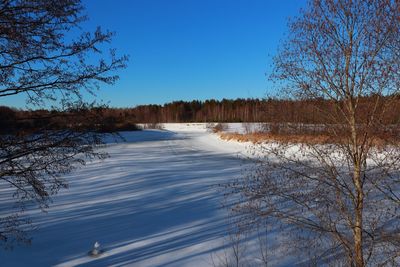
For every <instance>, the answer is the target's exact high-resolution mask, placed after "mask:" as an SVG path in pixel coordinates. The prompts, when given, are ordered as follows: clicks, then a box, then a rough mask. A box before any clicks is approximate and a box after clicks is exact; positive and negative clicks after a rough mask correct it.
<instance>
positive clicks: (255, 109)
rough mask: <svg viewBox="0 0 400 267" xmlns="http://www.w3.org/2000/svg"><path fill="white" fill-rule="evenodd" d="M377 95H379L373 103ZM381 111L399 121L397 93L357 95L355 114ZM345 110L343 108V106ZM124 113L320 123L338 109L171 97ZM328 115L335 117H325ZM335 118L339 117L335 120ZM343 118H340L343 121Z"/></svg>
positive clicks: (138, 118) (153, 118) (154, 119)
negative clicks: (171, 100) (361, 96)
mask: <svg viewBox="0 0 400 267" xmlns="http://www.w3.org/2000/svg"><path fill="white" fill-rule="evenodd" d="M377 97H380V100H379V101H378V106H376V105H375V104H376V103H377V102H376V100H377ZM374 109H378V111H377V112H380V111H382V112H383V111H384V112H385V115H384V116H383V117H382V122H384V123H385V124H396V123H398V121H399V114H400V97H395V98H392V97H391V98H388V97H386V98H385V97H382V96H369V97H363V98H360V99H359V107H358V110H357V112H358V113H359V114H358V116H357V118H358V119H359V120H360V121H361V120H365V118H367V117H368V116H367V114H369V113H370V112H371V111H372V110H374ZM343 110H345V108H343ZM119 112H120V113H121V115H122V114H123V116H124V117H127V118H128V117H129V118H132V117H133V118H134V121H135V122H136V123H149V122H150V123H162V122H270V123H303V124H324V123H338V122H340V120H341V119H340V116H341V115H340V112H341V111H340V110H337V108H336V106H335V105H334V103H333V102H332V101H328V100H324V99H313V100H282V99H272V98H270V99H236V100H229V99H223V100H221V101H218V100H206V101H197V100H194V101H190V102H185V101H175V102H172V103H167V104H164V105H141V106H137V107H135V108H132V109H119ZM330 115H335V116H332V118H334V119H335V120H333V119H332V121H329V117H330ZM337 120H339V121H337ZM342 122H344V118H343V121H342Z"/></svg>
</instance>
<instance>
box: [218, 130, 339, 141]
mask: <svg viewBox="0 0 400 267" xmlns="http://www.w3.org/2000/svg"><path fill="white" fill-rule="evenodd" d="M219 135H220V137H221V139H223V140H235V141H238V142H252V143H254V144H257V143H262V142H278V143H306V144H328V143H332V142H333V140H331V139H332V138H330V137H328V136H326V135H299V134H272V133H249V134H239V133H226V132H225V133H219Z"/></svg>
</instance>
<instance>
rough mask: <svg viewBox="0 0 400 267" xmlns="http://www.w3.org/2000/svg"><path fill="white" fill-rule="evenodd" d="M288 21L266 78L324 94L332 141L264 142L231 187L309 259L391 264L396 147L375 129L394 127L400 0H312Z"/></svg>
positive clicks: (323, 112) (313, 95) (296, 93)
mask: <svg viewBox="0 0 400 267" xmlns="http://www.w3.org/2000/svg"><path fill="white" fill-rule="evenodd" d="M289 29H290V34H289V37H288V39H287V40H286V42H285V43H284V44H283V46H282V47H281V49H280V51H279V53H278V55H277V57H276V59H275V71H274V73H273V75H272V78H273V79H274V80H275V81H277V82H282V83H281V86H282V88H283V89H284V90H285V93H287V94H288V96H290V97H291V98H293V99H298V100H299V101H316V100H318V99H323V100H324V101H323V102H324V103H327V104H328V105H329V106H330V108H324V107H321V106H320V107H318V106H316V108H317V109H319V113H318V116H319V117H320V118H322V119H323V125H324V127H325V128H326V129H327V132H328V134H329V135H330V137H332V138H335V140H339V142H337V143H336V144H332V145H310V144H302V145H293V144H280V145H266V146H265V147H264V152H265V158H264V159H263V160H261V161H260V162H259V165H258V167H257V168H256V169H255V170H254V172H251V173H250V174H249V175H248V176H247V177H246V178H245V179H243V180H239V181H237V183H233V184H232V185H231V189H232V193H234V194H235V193H238V194H239V195H240V196H241V197H242V200H243V202H242V204H239V205H238V207H236V208H237V210H239V211H240V212H242V213H246V214H251V215H252V216H250V217H251V218H252V220H258V219H260V220H267V221H270V222H272V226H277V225H281V226H284V227H283V228H282V229H283V231H282V232H283V233H291V234H292V235H291V237H292V238H291V240H290V241H288V242H285V243H283V244H281V245H282V246H285V247H286V248H288V249H289V248H292V249H293V248H294V247H296V246H297V248H301V250H300V251H301V252H303V253H305V252H308V255H309V256H311V258H312V259H310V261H309V262H305V263H306V264H312V263H314V264H316V265H320V264H324V263H328V265H329V264H331V265H335V266H357V267H363V266H398V265H399V263H400V254H399V248H400V236H399V232H400V224H399V217H400V212H399V211H400V209H399V208H400V191H399V189H400V183H399V176H400V172H399V170H400V149H399V144H398V141H397V140H396V141H393V140H392V139H390V138H386V139H384V140H383V141H382V140H381V136H384V135H385V133H386V132H390V131H391V130H392V129H398V128H399V126H400V125H399V114H398V113H394V112H393V109H395V107H397V106H398V95H399V90H400V86H399V85H400V2H399V1H391V0H362V1H361V0H329V1H320V0H312V1H309V2H308V6H307V8H306V9H305V10H304V11H302V13H301V15H300V16H299V17H298V18H295V19H294V20H292V21H291V23H290V28H289ZM283 112H284V111H283ZM378 140H380V142H378ZM296 240H297V241H300V242H295V241H296ZM305 254H307V253H305Z"/></svg>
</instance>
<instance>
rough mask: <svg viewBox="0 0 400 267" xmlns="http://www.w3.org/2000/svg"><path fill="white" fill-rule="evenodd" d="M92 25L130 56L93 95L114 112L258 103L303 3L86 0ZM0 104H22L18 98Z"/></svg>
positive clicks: (291, 0) (297, 0)
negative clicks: (180, 103)
mask: <svg viewBox="0 0 400 267" xmlns="http://www.w3.org/2000/svg"><path fill="white" fill-rule="evenodd" d="M83 3H84V5H85V6H86V8H87V10H86V12H87V14H88V16H89V21H87V22H85V23H84V24H83V28H84V29H85V30H94V29H95V27H96V25H100V26H102V28H104V29H109V30H111V31H115V32H116V36H115V38H114V40H113V44H112V46H113V47H115V48H116V49H117V52H118V53H119V54H127V55H129V56H130V61H129V63H128V68H126V69H125V70H122V71H120V73H119V74H120V80H119V81H118V82H117V83H116V84H115V85H114V86H113V87H109V86H102V88H101V90H100V91H99V92H98V98H99V99H102V100H103V101H104V102H106V103H109V104H110V106H114V107H131V106H135V105H138V104H162V103H165V102H170V101H174V100H192V99H198V100H205V99H210V98H214V99H222V98H238V97H241V98H248V97H250V98H256V97H257V98H261V97H264V96H265V95H266V94H267V92H269V90H271V84H270V83H269V82H268V80H267V77H266V74H268V73H269V72H270V65H271V62H272V56H273V55H274V53H275V52H276V51H277V48H278V46H279V43H280V41H281V40H283V39H284V37H285V32H286V31H287V18H288V17H290V16H295V15H297V14H298V11H299V9H300V8H301V7H304V6H305V0H279V1H278V0H113V1H111V0H84V1H83ZM0 104H6V105H9V106H17V107H23V106H24V102H23V99H22V98H21V97H14V98H8V99H2V102H1V103H0Z"/></svg>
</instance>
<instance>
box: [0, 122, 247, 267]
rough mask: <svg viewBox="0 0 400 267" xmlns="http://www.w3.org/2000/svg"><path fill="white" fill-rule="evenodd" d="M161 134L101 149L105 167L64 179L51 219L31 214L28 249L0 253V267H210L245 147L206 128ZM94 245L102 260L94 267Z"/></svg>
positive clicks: (178, 127)
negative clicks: (226, 188) (227, 187)
mask: <svg viewBox="0 0 400 267" xmlns="http://www.w3.org/2000/svg"><path fill="white" fill-rule="evenodd" d="M235 127H236V128H240V126H239V125H236V126H235ZM163 128H164V130H144V131H139V132H123V133H121V135H122V136H123V137H124V138H125V140H126V142H117V143H115V142H114V140H113V139H109V140H106V141H107V142H108V143H109V144H108V145H107V146H106V148H105V149H106V150H107V152H108V153H109V155H110V158H107V159H105V160H104V161H94V162H91V163H88V165H87V166H85V167H84V168H82V169H78V170H77V171H75V172H74V173H72V174H70V175H68V176H67V177H66V178H67V180H68V181H69V185H70V188H69V189H68V190H63V191H61V192H60V193H59V194H58V195H57V196H55V197H54V202H53V203H52V204H51V206H50V208H49V210H48V212H47V213H42V212H40V211H38V210H36V209H32V210H28V211H27V214H28V215H29V216H30V217H31V218H32V219H33V221H34V222H35V224H36V225H37V226H38V229H37V230H36V231H34V232H32V233H31V236H32V237H33V244H32V245H31V246H27V247H24V246H22V247H21V246H19V247H16V248H15V249H14V250H12V251H1V252H0V253H1V266H10V267H11V266H210V265H211V254H212V253H219V252H221V251H222V250H223V249H224V240H226V210H224V209H223V208H221V202H222V200H223V194H222V193H221V191H220V188H219V187H218V186H217V185H218V184H220V183H225V182H227V181H229V180H231V179H234V178H238V177H240V176H241V171H242V169H243V167H245V166H246V165H247V164H250V162H249V160H247V159H246V158H247V154H246V147H247V146H248V144H245V143H237V142H233V141H229V142H227V141H222V140H220V139H219V138H218V136H217V135H215V134H212V133H210V132H209V131H207V127H206V124H204V123H203V124H164V125H163ZM5 193H6V191H3V192H1V190H0V201H1V202H0V203H3V204H2V205H5V203H10V199H9V198H7V196H9V195H8V194H5ZM0 210H4V206H3V208H2V209H0ZM1 215H4V214H1ZM95 242H99V243H100V244H101V249H102V251H104V253H103V254H101V255H100V256H99V257H90V256H89V255H88V253H89V251H90V250H91V249H92V248H93V244H94V243H95Z"/></svg>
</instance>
